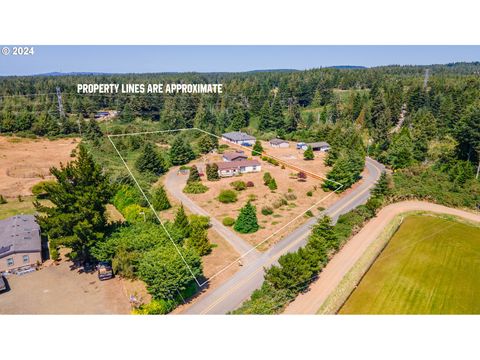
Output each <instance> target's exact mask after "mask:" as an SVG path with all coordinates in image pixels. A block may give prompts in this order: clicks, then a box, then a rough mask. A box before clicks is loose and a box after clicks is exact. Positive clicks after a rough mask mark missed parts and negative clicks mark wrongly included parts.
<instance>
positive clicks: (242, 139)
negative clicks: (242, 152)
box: [222, 131, 256, 146]
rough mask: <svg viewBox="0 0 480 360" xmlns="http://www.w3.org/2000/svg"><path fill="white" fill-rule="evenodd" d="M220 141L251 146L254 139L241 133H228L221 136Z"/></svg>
mask: <svg viewBox="0 0 480 360" xmlns="http://www.w3.org/2000/svg"><path fill="white" fill-rule="evenodd" d="M222 139H223V140H225V141H228V142H231V143H234V144H238V145H243V146H252V145H254V144H255V140H256V138H255V137H254V136H251V135H248V134H247V133H244V132H241V131H233V132H228V133H225V134H223V135H222Z"/></svg>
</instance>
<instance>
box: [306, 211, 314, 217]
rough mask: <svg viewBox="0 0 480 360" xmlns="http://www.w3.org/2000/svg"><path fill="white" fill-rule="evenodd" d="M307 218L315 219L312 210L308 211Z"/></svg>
mask: <svg viewBox="0 0 480 360" xmlns="http://www.w3.org/2000/svg"><path fill="white" fill-rule="evenodd" d="M305 216H306V217H313V213H312V210H308V211H307V212H306V213H305Z"/></svg>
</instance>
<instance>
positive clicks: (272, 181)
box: [268, 177, 277, 191]
mask: <svg viewBox="0 0 480 360" xmlns="http://www.w3.org/2000/svg"><path fill="white" fill-rule="evenodd" d="M268 188H269V189H270V190H272V191H273V190H277V182H276V181H275V178H273V177H272V178H271V179H270V181H269V182H268Z"/></svg>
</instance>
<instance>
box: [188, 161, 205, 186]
mask: <svg viewBox="0 0 480 360" xmlns="http://www.w3.org/2000/svg"><path fill="white" fill-rule="evenodd" d="M201 180H202V179H200V174H199V173H198V169H197V167H196V166H195V165H192V167H191V168H190V173H189V174H188V180H187V184H190V183H192V182H196V181H201Z"/></svg>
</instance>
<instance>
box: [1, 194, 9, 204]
mask: <svg viewBox="0 0 480 360" xmlns="http://www.w3.org/2000/svg"><path fill="white" fill-rule="evenodd" d="M6 203H7V199H5V198H4V197H3V195H0V205H1V204H6Z"/></svg>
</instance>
